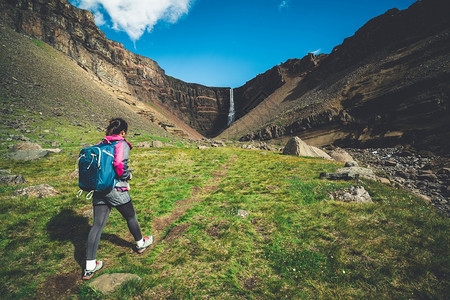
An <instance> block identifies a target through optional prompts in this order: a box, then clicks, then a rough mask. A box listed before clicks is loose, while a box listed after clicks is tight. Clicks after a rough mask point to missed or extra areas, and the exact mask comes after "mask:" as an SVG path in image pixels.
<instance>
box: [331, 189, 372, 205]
mask: <svg viewBox="0 0 450 300" xmlns="http://www.w3.org/2000/svg"><path fill="white" fill-rule="evenodd" d="M330 196H331V198H332V199H334V200H336V201H343V202H357V203H370V202H373V201H372V197H370V195H369V193H368V192H367V191H366V189H365V188H364V187H362V186H350V187H348V188H346V189H343V190H340V191H337V192H333V193H331V194H330Z"/></svg>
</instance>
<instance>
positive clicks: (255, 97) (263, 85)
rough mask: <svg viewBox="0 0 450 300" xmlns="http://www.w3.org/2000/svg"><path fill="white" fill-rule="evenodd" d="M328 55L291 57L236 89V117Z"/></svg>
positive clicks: (311, 68)
mask: <svg viewBox="0 0 450 300" xmlns="http://www.w3.org/2000/svg"><path fill="white" fill-rule="evenodd" d="M326 56H327V55H326V54H320V55H314V54H312V53H310V54H308V55H306V56H305V57H303V58H302V59H289V60H288V61H286V62H285V63H283V64H281V65H278V66H275V67H273V68H272V69H270V70H268V71H266V72H265V73H263V74H260V75H258V76H256V77H255V78H253V79H252V80H250V81H248V82H247V83H246V84H244V85H243V86H241V87H239V88H236V89H234V98H235V109H236V119H239V118H241V117H242V116H244V115H245V114H247V113H249V112H250V111H251V110H252V109H253V108H255V107H256V106H258V105H259V104H260V103H261V102H262V101H264V99H266V98H267V97H268V96H269V95H271V94H273V93H274V92H275V91H276V90H277V89H278V88H280V87H281V86H283V85H284V84H285V83H286V81H288V80H289V79H290V78H292V77H304V76H306V75H307V74H308V73H310V72H311V71H312V70H314V69H315V68H316V67H317V66H318V64H319V62H320V61H321V60H322V59H323V58H325V57H326Z"/></svg>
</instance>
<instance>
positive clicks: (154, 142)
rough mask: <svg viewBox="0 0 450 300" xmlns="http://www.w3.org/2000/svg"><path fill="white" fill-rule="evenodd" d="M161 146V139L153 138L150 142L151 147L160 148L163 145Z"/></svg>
mask: <svg viewBox="0 0 450 300" xmlns="http://www.w3.org/2000/svg"><path fill="white" fill-rule="evenodd" d="M163 146H164V144H163V143H162V142H161V141H158V140H154V141H153V142H152V147H153V148H161V147H163Z"/></svg>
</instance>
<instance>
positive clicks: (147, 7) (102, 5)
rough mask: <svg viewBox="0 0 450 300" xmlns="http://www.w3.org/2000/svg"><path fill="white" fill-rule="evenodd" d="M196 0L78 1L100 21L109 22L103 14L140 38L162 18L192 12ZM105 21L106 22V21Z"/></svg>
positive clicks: (173, 19) (172, 19)
mask: <svg viewBox="0 0 450 300" xmlns="http://www.w3.org/2000/svg"><path fill="white" fill-rule="evenodd" d="M192 1H193V0H78V1H75V3H76V4H77V5H78V6H79V7H80V8H84V9H89V10H91V11H93V12H94V15H95V17H96V24H97V25H99V26H101V25H103V24H105V18H104V15H103V13H104V12H107V13H108V15H109V17H110V18H111V22H112V28H113V29H115V30H119V31H125V32H126V33H127V34H128V36H129V37H130V39H131V40H132V41H133V42H135V41H137V40H138V39H139V38H140V37H141V36H142V35H143V34H144V32H145V31H146V30H147V31H148V32H150V31H151V30H152V29H153V26H155V24H156V23H157V22H158V21H160V20H162V21H165V22H169V23H176V22H177V21H178V20H179V18H180V17H181V16H183V15H185V14H187V13H188V12H189V8H190V5H191V2H192ZM102 22H103V23H102Z"/></svg>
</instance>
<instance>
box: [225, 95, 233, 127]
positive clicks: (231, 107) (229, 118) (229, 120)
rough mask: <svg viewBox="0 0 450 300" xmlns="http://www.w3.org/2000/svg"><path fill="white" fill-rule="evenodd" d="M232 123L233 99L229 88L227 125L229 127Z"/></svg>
mask: <svg viewBox="0 0 450 300" xmlns="http://www.w3.org/2000/svg"><path fill="white" fill-rule="evenodd" d="M233 122H234V99H233V88H230V111H229V112H228V123H227V126H230V125H231V123H233Z"/></svg>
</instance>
